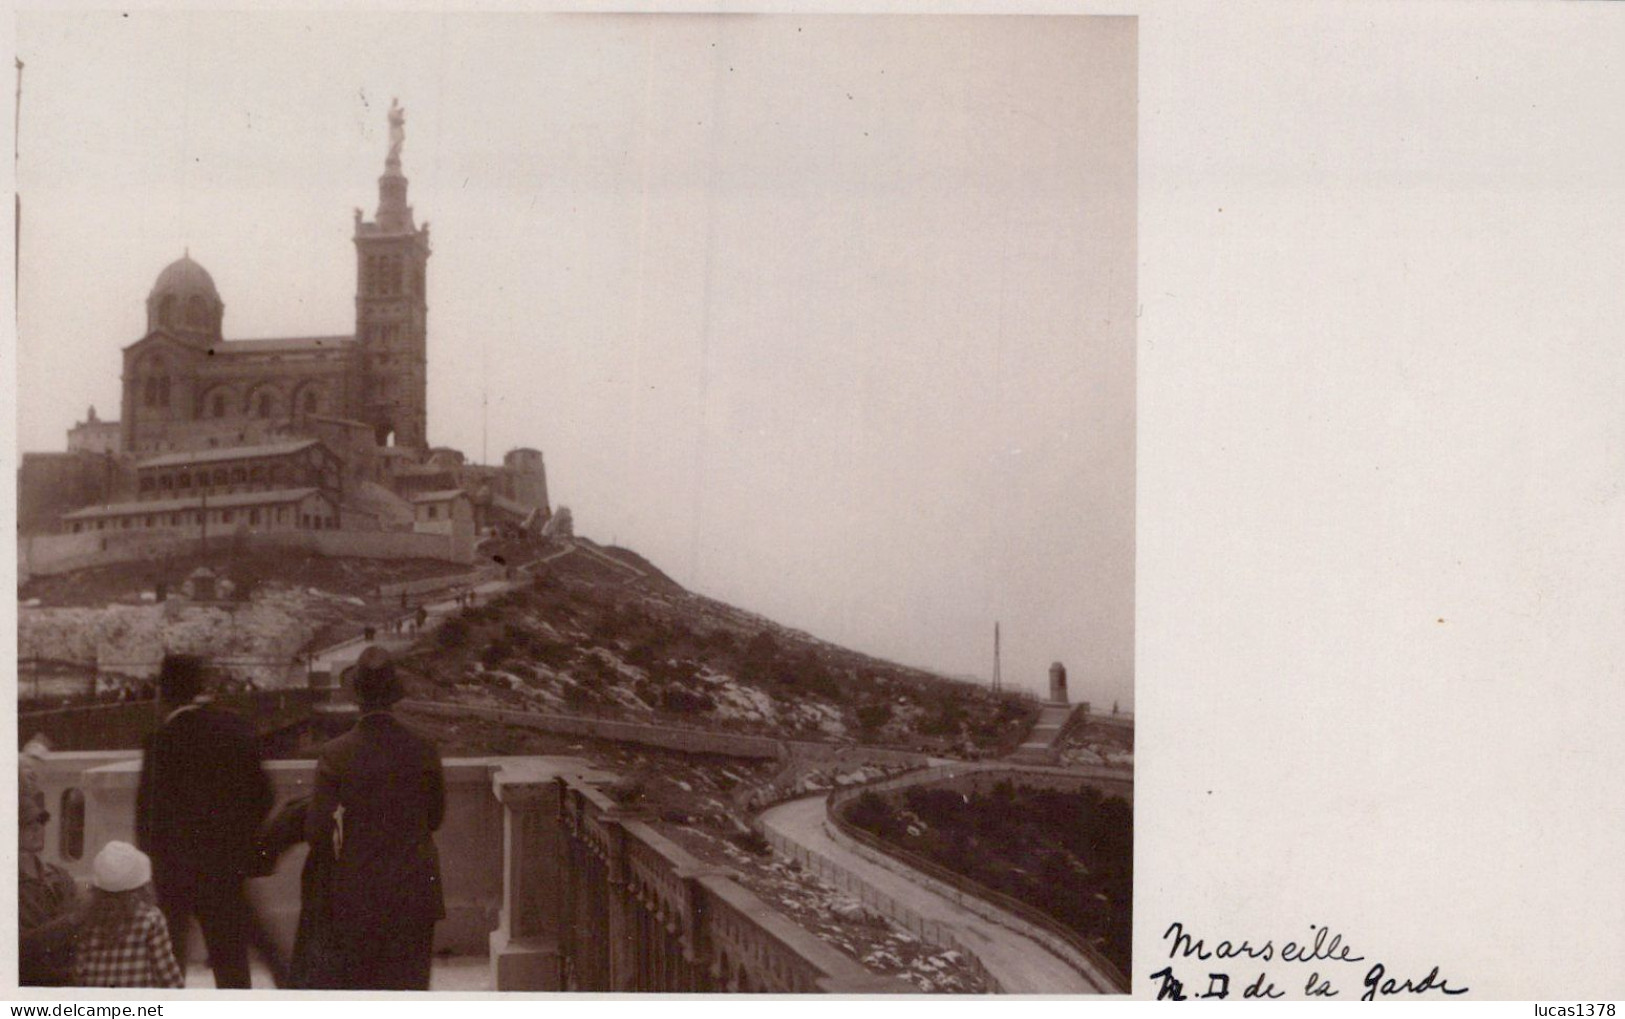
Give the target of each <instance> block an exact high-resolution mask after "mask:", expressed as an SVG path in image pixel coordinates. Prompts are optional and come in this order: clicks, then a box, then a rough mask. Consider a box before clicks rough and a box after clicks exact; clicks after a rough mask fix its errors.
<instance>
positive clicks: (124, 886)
mask: <svg viewBox="0 0 1625 1019" xmlns="http://www.w3.org/2000/svg"><path fill="white" fill-rule="evenodd" d="M93 875H94V876H93V877H92V880H91V892H90V894H91V901H90V909H89V911H88V912H87V914H86V916H85V921H84V924H83V926H81V927H80V928H79V941H78V945H77V947H76V948H75V950H74V958H73V975H74V983H75V984H76V985H78V986H80V987H184V986H185V984H186V978H185V975H184V974H182V972H181V968H180V965H179V964H177V963H176V962H175V951H174V949H173V948H171V947H170V943H169V925H168V924H167V923H165V922H164V914H163V913H161V912H159V911H158V906H157V897H156V894H155V893H154V892H153V889H152V861H151V860H150V859H148V858H147V854H146V853H143V852H142V851H141V850H139V849H137V848H135V847H134V846H132V845H130V844H129V843H128V842H109V843H108V844H107V845H105V846H103V847H102V851H101V852H99V853H97V854H96V862H95V866H94V868H93Z"/></svg>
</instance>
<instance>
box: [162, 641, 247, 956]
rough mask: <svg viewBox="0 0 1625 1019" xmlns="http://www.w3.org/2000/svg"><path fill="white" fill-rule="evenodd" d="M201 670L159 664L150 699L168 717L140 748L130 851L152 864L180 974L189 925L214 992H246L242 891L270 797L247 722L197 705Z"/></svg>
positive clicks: (184, 658)
mask: <svg viewBox="0 0 1625 1019" xmlns="http://www.w3.org/2000/svg"><path fill="white" fill-rule="evenodd" d="M205 673H206V667H205V665H204V663H203V660H202V659H200V658H198V657H196V656H194V655H166V656H165V657H164V661H163V665H162V666H161V668H160V671H159V674H158V692H159V697H160V699H161V700H162V702H163V707H164V709H165V710H166V711H167V712H168V714H167V715H166V716H165V718H164V723H163V725H162V726H160V727H159V728H158V730H157V731H156V732H154V733H153V734H152V735H151V736H149V737H148V738H147V742H146V746H145V748H144V751H143V754H142V758H141V784H140V786H139V787H138V789H137V792H136V824H135V827H136V842H137V844H138V845H139V846H140V847H141V849H143V850H144V851H146V853H147V854H148V855H150V856H151V857H152V879H153V886H154V888H155V889H156V890H157V893H158V906H159V908H160V909H162V910H163V913H164V917H165V919H166V920H167V921H168V923H169V934H170V938H171V939H172V940H173V942H174V945H175V958H176V959H177V960H179V961H180V964H181V965H182V966H185V965H186V941H187V932H188V928H189V927H190V925H191V921H192V918H193V917H194V916H195V917H197V920H198V926H200V927H201V928H202V929H203V943H204V944H205V946H207V948H208V950H209V965H210V966H211V967H212V968H213V970H214V982H215V986H216V987H226V988H247V987H249V986H250V979H249V969H248V943H249V939H250V937H251V931H252V926H253V924H254V919H253V914H252V913H251V912H250V907H249V904H248V899H247V897H246V896H245V895H244V893H243V881H244V879H245V878H247V877H248V876H249V875H250V874H252V873H253V872H254V870H255V868H256V867H257V865H258V860H257V852H256V845H255V836H256V835H257V834H258V832H259V826H260V823H261V822H262V821H264V820H265V815H266V814H267V813H269V812H270V809H271V803H272V800H273V796H274V794H273V793H272V790H271V781H270V779H269V778H268V777H267V776H266V774H265V771H264V769H263V768H261V767H260V752H259V738H258V735H257V734H256V733H255V731H254V726H253V725H252V723H250V722H249V721H248V720H247V719H245V718H243V717H242V716H240V715H237V714H235V713H233V712H230V711H227V710H225V709H224V708H219V707H216V706H214V705H212V704H210V703H207V702H206V701H204V700H202V699H201V698H202V695H203V692H204V679H205Z"/></svg>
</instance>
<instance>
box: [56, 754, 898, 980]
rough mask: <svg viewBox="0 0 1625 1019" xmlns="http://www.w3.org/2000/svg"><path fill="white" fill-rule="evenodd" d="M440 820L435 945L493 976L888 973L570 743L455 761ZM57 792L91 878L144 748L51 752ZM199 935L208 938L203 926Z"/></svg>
mask: <svg viewBox="0 0 1625 1019" xmlns="http://www.w3.org/2000/svg"><path fill="white" fill-rule="evenodd" d="M444 769H445V778H446V796H447V810H446V820H445V824H444V825H443V826H442V828H441V830H440V832H439V833H438V834H437V835H436V842H437V844H438V846H439V850H440V858H441V866H442V878H443V881H444V889H445V896H446V909H447V917H446V919H445V920H444V921H443V922H441V923H440V924H439V926H438V927H437V928H436V932H435V947H436V950H437V951H438V952H446V953H450V954H454V955H460V956H488V957H489V959H490V966H491V986H492V987H493V988H494V989H496V990H527V991H562V990H568V991H623V992H624V991H647V992H684V991H697V992H705V991H711V992H722V991H742V992H750V991H761V992H772V993H820V992H828V993H843V994H858V993H881V992H888V991H906V990H908V989H909V988H908V986H907V985H905V984H903V983H902V982H901V981H898V980H894V979H891V978H884V977H877V976H874V975H872V974H870V973H869V972H868V971H867V970H865V969H863V968H862V967H861V966H860V965H858V964H857V963H856V962H854V961H852V960H851V959H849V958H847V957H846V956H844V955H841V954H840V953H839V952H837V951H835V950H834V949H833V948H831V947H830V946H828V945H826V944H825V943H824V942H822V941H819V940H818V939H817V938H816V937H814V936H813V935H811V934H809V933H808V932H806V931H805V930H802V929H801V928H800V927H797V926H796V925H795V924H793V923H791V922H790V921H789V920H788V919H786V918H785V917H784V916H783V915H781V914H779V913H777V912H776V911H774V910H773V909H772V908H771V907H769V906H768V905H767V904H766V903H764V902H762V901H761V900H760V899H758V898H757V897H756V896H755V895H753V894H752V893H750V892H749V891H747V890H746V889H745V888H743V887H742V886H740V885H739V884H738V883H737V882H735V881H734V880H733V879H732V878H731V877H730V876H729V874H728V872H727V871H726V870H724V869H719V868H714V867H710V866H707V865H705V864H704V863H703V862H702V861H700V860H698V859H696V858H695V857H693V856H691V855H690V854H688V853H687V852H685V851H684V850H683V849H682V848H680V847H679V846H677V845H675V844H674V843H672V842H671V841H670V840H669V839H667V838H665V837H664V836H662V835H661V834H660V833H659V832H658V831H656V830H655V829H654V828H653V827H652V826H651V825H650V824H648V823H647V822H646V821H645V820H643V819H642V818H640V817H639V816H638V815H637V814H636V813H635V812H629V811H626V810H624V809H622V808H621V807H620V806H619V805H617V804H616V803H615V802H614V801H613V800H611V799H610V798H609V797H608V796H606V795H605V794H604V793H603V792H602V791H601V790H600V789H599V788H598V784H599V783H601V782H603V781H604V780H606V779H609V778H611V777H613V776H610V775H607V774H605V773H602V772H597V771H594V770H593V769H592V768H591V766H589V765H587V764H586V763H585V762H583V761H581V760H579V759H575V758H567V757H482V758H456V759H448V760H446V761H445V762H444ZM266 770H267V771H268V772H269V773H270V775H271V778H272V781H273V784H274V786H275V789H276V794H277V798H278V801H279V802H285V801H287V800H291V799H293V798H295V797H298V796H301V795H306V794H308V793H309V792H310V791H311V787H312V784H313V782H314V777H315V774H314V773H315V768H314V762H312V761H273V762H269V763H268V764H267V765H266ZM37 772H38V775H39V778H40V784H41V786H42V788H43V790H44V792H45V795H46V797H47V803H48V804H49V806H50V810H51V813H52V815H53V816H52V820H51V822H50V825H49V826H48V829H47V833H46V834H47V849H46V856H47V857H48V858H50V859H52V861H53V862H57V863H59V864H61V865H62V866H64V867H66V868H67V869H68V870H69V871H70V872H71V873H73V874H74V876H75V877H77V878H80V879H82V880H84V879H88V876H89V866H90V861H91V859H92V858H94V856H95V854H96V852H97V850H99V849H100V847H101V846H102V845H104V844H105V843H106V842H108V841H110V840H112V839H124V840H127V841H128V840H133V829H134V814H135V794H136V785H137V781H138V778H139V773H140V760H139V755H138V754H136V753H134V752H131V751H99V752H97V751H91V752H68V753H47V754H43V755H41V757H40V758H39V762H38V767H37ZM303 861H304V849H303V847H299V848H297V849H295V850H294V851H292V852H290V853H289V854H288V855H287V856H285V857H284V858H283V860H282V861H281V863H280V865H279V866H278V868H277V870H276V872H275V873H274V874H272V875H271V876H269V877H265V878H259V879H255V880H253V881H251V882H249V890H250V896H251V898H252V899H253V900H254V901H255V903H256V905H257V906H258V909H259V911H260V913H261V915H262V917H263V918H264V920H265V921H266V924H267V927H268V928H269V929H270V932H271V934H272V936H273V937H274V938H276V939H277V940H278V941H279V942H280V943H282V944H284V945H286V944H290V943H291V942H292V937H293V931H294V928H295V926H296V924H297V920H298V909H299V873H300V869H301V867H302V866H303ZM192 943H193V945H194V946H197V947H198V949H199V950H200V951H201V939H193V942H192Z"/></svg>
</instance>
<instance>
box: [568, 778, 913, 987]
mask: <svg viewBox="0 0 1625 1019" xmlns="http://www.w3.org/2000/svg"><path fill="white" fill-rule="evenodd" d="M555 802H556V808H555V809H556V810H557V812H558V817H559V819H560V821H561V822H562V832H563V836H564V844H563V847H562V849H563V858H564V859H565V860H566V861H568V866H566V867H565V868H564V871H565V886H564V888H563V889H561V890H560V896H559V897H560V898H561V899H562V900H563V902H564V903H565V904H566V905H565V909H564V910H563V912H562V919H563V920H564V921H565V922H564V923H563V925H562V927H561V928H560V929H559V930H558V932H557V936H558V938H559V941H558V945H559V952H560V954H561V955H562V956H563V957H564V959H565V960H566V963H565V965H564V966H563V967H561V969H562V971H563V980H562V986H561V987H560V988H559V989H561V990H572V991H578V990H579V991H620V992H628V991H630V992H659V991H692V992H701V993H705V992H713V993H714V992H722V991H729V992H765V993H774V994H809V993H821V992H822V993H837V994H874V993H886V992H905V991H908V990H910V989H911V988H910V986H909V985H907V984H905V983H903V982H902V981H900V980H896V979H893V978H888V977H877V976H874V975H872V974H870V973H869V972H868V971H867V970H865V969H864V968H863V967H862V966H860V965H859V964H858V963H856V962H854V961H853V960H851V959H849V958H847V957H846V956H844V955H841V954H840V953H839V952H837V951H836V950H835V949H833V948H832V947H830V946H829V945H827V944H825V943H824V942H822V941H820V940H819V939H818V938H816V937H814V936H813V935H812V934H810V933H808V932H807V931H805V930H803V929H802V928H800V927H798V926H796V925H795V924H793V923H791V922H790V921H789V920H788V919H786V918H785V917H784V916H783V915H781V914H780V913H778V912H777V911H775V910H773V909H772V908H771V907H769V906H768V905H767V904H766V903H764V902H762V901H761V900H760V899H758V898H757V897H756V896H755V895H753V894H751V893H750V892H749V891H747V890H746V889H745V888H743V887H742V886H740V885H739V884H738V883H737V882H735V881H734V880H733V879H732V878H731V877H729V876H728V875H727V873H726V872H725V871H723V870H719V869H717V868H714V867H709V866H706V865H705V864H703V863H702V862H701V861H700V860H698V859H696V858H695V857H693V856H690V855H689V854H688V853H687V852H685V851H684V850H683V849H682V848H680V847H679V846H677V845H676V844H674V843H672V842H671V841H670V840H668V839H666V838H665V837H664V836H662V835H661V834H660V833H659V832H657V831H656V830H655V829H654V828H653V827H652V826H650V825H649V824H647V823H646V822H645V821H643V820H642V819H640V818H639V817H638V816H637V815H636V814H628V813H625V812H623V811H621V810H620V809H619V808H618V807H617V805H616V804H615V803H614V802H613V801H611V800H610V799H609V798H608V797H606V796H604V795H603V793H601V792H599V791H598V790H597V789H595V788H593V787H592V786H591V785H590V784H588V783H584V782H580V781H573V780H569V779H560V780H558V798H557V800H556V801H555Z"/></svg>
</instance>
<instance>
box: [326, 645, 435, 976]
mask: <svg viewBox="0 0 1625 1019" xmlns="http://www.w3.org/2000/svg"><path fill="white" fill-rule="evenodd" d="M346 678H347V679H349V681H350V685H351V690H352V691H353V693H354V695H355V699H356V703H357V705H358V706H359V707H360V709H361V717H360V718H359V719H358V720H357V721H356V724H355V727H354V728H353V729H351V730H350V731H349V732H347V733H345V734H344V735H342V736H340V737H338V738H337V739H334V740H333V741H331V742H329V743H328V744H326V745H325V746H323V747H322V748H321V750H320V751H319V753H318V760H317V765H316V790H315V795H314V796H313V798H312V800H311V805H310V810H309V812H308V814H307V820H306V829H305V834H306V837H307V840H308V841H309V842H310V843H311V844H312V845H321V846H324V847H331V849H332V863H331V870H330V872H329V875H330V877H329V886H328V888H327V889H326V891H327V895H326V896H325V899H326V908H327V912H328V915H327V917H326V918H325V919H326V923H327V931H328V937H329V941H328V947H329V950H330V951H331V953H332V956H333V958H332V959H331V960H330V969H331V973H330V975H329V976H328V977H327V979H330V980H331V981H332V985H331V986H332V987H334V988H344V989H353V990H360V989H365V990H418V991H425V990H428V989H429V967H430V959H431V956H432V953H433V950H434V925H435V923H436V922H438V921H439V920H441V919H443V918H444V917H445V915H446V907H445V900H444V898H443V896H442V893H441V881H440V859H439V855H438V853H437V851H436V849H435V844H434V832H435V831H436V830H437V829H438V828H439V827H440V822H441V820H442V819H443V818H444V816H445V812H446V793H445V784H444V780H443V778H442V775H441V770H440V753H439V751H438V750H436V749H435V746H434V744H432V743H430V742H429V741H428V740H427V739H424V738H423V737H422V736H420V735H418V734H417V733H415V732H413V731H412V730H411V729H408V728H407V727H406V726H405V725H403V724H401V722H400V721H399V720H397V719H396V718H395V716H394V715H393V714H392V713H391V711H390V707H391V705H393V704H394V703H395V702H396V701H398V700H400V699H401V698H402V697H404V696H406V690H405V687H404V686H402V684H401V681H400V678H399V677H398V676H397V675H396V674H395V665H394V662H393V661H392V660H391V659H390V656H389V653H388V652H387V651H385V650H384V649H382V648H379V647H370V648H368V649H367V650H366V651H364V652H362V654H361V657H360V658H359V659H358V660H357V661H356V664H355V666H354V667H353V668H352V669H350V670H349V671H348V672H347V674H346ZM301 922H303V920H301Z"/></svg>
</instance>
